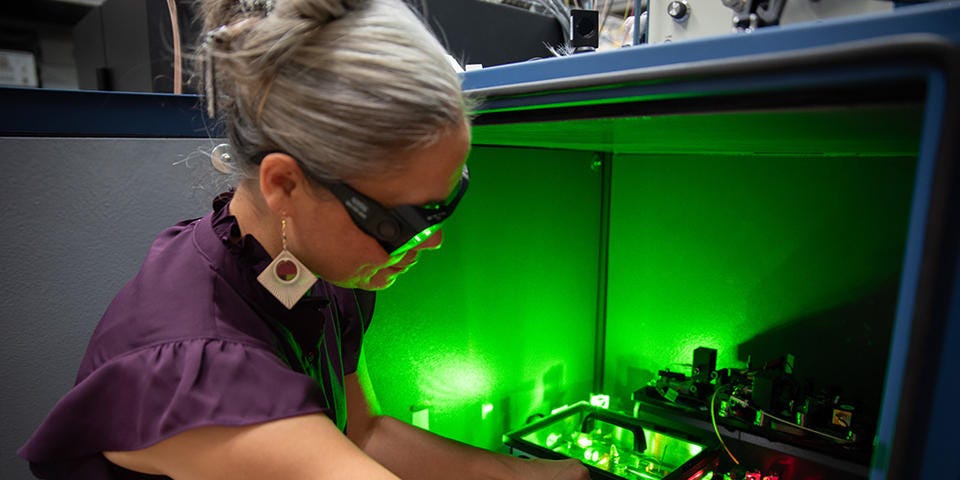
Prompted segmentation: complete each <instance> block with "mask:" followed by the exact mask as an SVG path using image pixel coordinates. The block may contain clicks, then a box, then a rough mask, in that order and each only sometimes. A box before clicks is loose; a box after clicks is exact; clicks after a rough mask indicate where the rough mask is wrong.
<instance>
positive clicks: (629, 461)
mask: <svg viewBox="0 0 960 480" xmlns="http://www.w3.org/2000/svg"><path fill="white" fill-rule="evenodd" d="M591 412H596V408H595V407H593V406H591V405H589V404H588V403H587V402H578V403H577V404H575V405H573V406H572V407H571V408H568V409H566V410H564V411H561V412H559V413H557V414H555V415H551V416H549V417H547V418H545V419H543V420H541V421H539V422H538V423H537V424H535V425H530V426H528V427H525V428H523V429H522V430H520V431H519V432H514V433H511V434H509V435H508V438H513V439H515V440H522V442H525V443H529V444H533V445H537V446H541V447H545V448H549V449H550V450H552V451H554V452H557V453H560V454H563V455H565V456H567V457H570V458H578V459H580V460H582V461H583V462H585V463H587V464H589V465H591V466H593V467H596V468H599V469H601V470H605V471H607V472H611V473H614V474H616V475H618V476H619V477H622V478H626V479H629V480H637V479H647V478H650V479H662V478H664V477H666V476H668V475H669V474H670V473H671V472H673V471H674V470H676V469H677V468H678V467H679V466H681V465H683V464H684V463H686V462H688V461H689V460H691V459H692V458H694V457H695V456H697V455H699V454H700V453H701V452H702V451H703V450H704V446H703V445H700V444H696V443H691V442H689V441H687V440H685V439H682V438H679V437H676V436H673V435H670V434H668V433H667V431H668V429H665V428H663V427H656V426H654V425H649V426H644V428H643V429H642V430H643V436H644V442H643V444H644V445H646V448H645V449H644V450H643V451H637V450H635V449H634V447H635V446H636V444H637V443H638V442H636V440H635V438H634V429H631V428H623V427H619V426H617V424H619V423H621V422H623V421H626V420H625V419H619V418H617V417H618V416H619V415H620V414H618V413H615V412H613V413H609V414H608V415H609V417H606V418H605V419H604V421H597V422H596V423H595V424H594V429H593V430H592V431H591V432H587V433H583V432H581V429H582V426H583V422H584V421H585V420H586V419H587V418H588V417H587V416H588V415H589V414H590V413H591ZM521 432H522V434H521Z"/></svg>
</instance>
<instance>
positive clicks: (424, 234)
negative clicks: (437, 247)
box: [390, 222, 443, 257]
mask: <svg viewBox="0 0 960 480" xmlns="http://www.w3.org/2000/svg"><path fill="white" fill-rule="evenodd" d="M441 228H443V222H440V223H438V224H436V225H431V226H429V227H427V228H425V229H423V231H421V232H420V233H418V234H416V235H414V236H413V237H411V238H410V240H407V242H406V243H404V244H403V245H400V246H399V247H397V248H396V250H394V251H393V252H390V255H391V256H394V257H396V256H398V255H400V254H402V253H404V252H406V251H408V250H410V249H411V248H413V247H416V246H417V245H420V244H421V243H423V242H425V241H427V239H428V238H430V236H431V235H433V234H434V233H437V231H438V230H440V229H441Z"/></svg>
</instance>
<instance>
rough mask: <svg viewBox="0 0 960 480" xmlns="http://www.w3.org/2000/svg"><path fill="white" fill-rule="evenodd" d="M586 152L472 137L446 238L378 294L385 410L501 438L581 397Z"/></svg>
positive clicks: (594, 205)
mask: <svg viewBox="0 0 960 480" xmlns="http://www.w3.org/2000/svg"><path fill="white" fill-rule="evenodd" d="M594 158H595V155H594V154H593V153H591V152H555V151H548V150H539V149H508V148H489V147H481V146H477V147H474V149H473V151H472V152H471V155H470V158H469V160H468V164H469V165H470V177H471V182H470V191H469V192H468V193H467V196H466V197H464V200H463V202H462V203H461V204H460V206H459V207H458V211H457V214H456V215H455V216H454V217H453V218H452V219H451V221H450V222H449V223H448V226H447V227H445V229H444V245H443V248H442V249H441V250H439V251H437V252H426V253H425V254H424V255H423V256H422V257H421V260H420V263H418V265H417V266H416V267H415V268H414V269H412V270H411V271H410V272H408V273H407V274H406V275H405V276H404V277H402V278H401V279H400V280H399V281H398V282H397V283H396V284H395V285H394V286H393V287H391V288H390V289H388V290H386V291H384V292H382V293H381V294H380V295H379V296H378V300H377V314H376V316H375V318H374V323H373V325H372V327H371V329H370V331H369V333H368V337H367V342H366V349H367V350H366V351H367V359H368V364H369V367H370V371H371V377H372V380H373V382H374V386H375V388H376V390H377V396H378V398H379V400H380V403H381V405H382V407H383V409H384V411H385V413H387V414H390V415H393V416H395V417H397V418H400V419H402V420H405V421H408V422H414V421H415V420H414V418H415V417H414V413H413V412H412V410H419V411H420V412H419V413H418V414H417V415H421V416H422V415H423V409H426V411H427V412H428V415H429V426H430V430H432V431H435V432H437V433H440V434H442V435H445V436H449V437H452V438H455V439H458V440H461V441H464V442H467V443H471V444H474V445H478V446H482V447H486V448H491V449H499V448H500V447H501V445H502V442H501V434H502V433H503V432H504V431H507V430H510V429H513V428H517V427H519V426H522V425H523V424H524V423H525V421H526V419H527V418H528V417H530V416H531V415H536V414H547V413H549V411H550V410H551V409H552V408H555V407H558V406H561V405H564V404H567V403H572V402H574V401H577V400H581V399H583V398H585V397H586V395H588V394H589V389H590V387H591V384H592V380H593V357H594V340H593V338H594V332H595V319H596V309H597V278H598V268H597V266H598V255H599V231H600V230H599V224H600V206H599V201H600V200H599V199H600V175H599V174H598V173H597V172H595V171H593V170H592V169H591V165H592V163H593V160H594ZM484 405H486V408H484ZM485 412H486V413H485ZM421 418H422V417H421Z"/></svg>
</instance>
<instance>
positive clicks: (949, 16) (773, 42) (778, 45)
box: [463, 1, 960, 90]
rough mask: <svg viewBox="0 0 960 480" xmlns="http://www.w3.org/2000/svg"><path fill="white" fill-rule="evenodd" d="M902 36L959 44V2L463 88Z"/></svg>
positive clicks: (554, 68)
mask: <svg viewBox="0 0 960 480" xmlns="http://www.w3.org/2000/svg"><path fill="white" fill-rule="evenodd" d="M906 33H932V34H937V35H941V36H943V37H946V38H947V39H949V41H951V42H953V43H960V2H953V1H951V2H945V3H943V4H927V5H913V6H909V7H902V8H897V9H895V10H893V11H891V12H884V13H877V14H869V15H862V16H856V17H847V18H838V19H829V20H823V21H819V22H807V23H799V24H793V25H785V26H779V27H769V28H764V29H759V30H757V31H755V32H753V33H750V34H730V35H724V36H714V37H704V38H697V39H691V40H684V41H678V42H672V43H662V44H645V45H638V46H632V47H625V48H621V49H619V50H607V51H601V52H593V53H582V54H574V55H569V56H566V57H557V58H547V59H541V60H531V61H528V62H523V63H514V64H508V65H500V66H496V67H490V68H484V69H479V70H471V71H469V72H466V73H464V74H463V88H464V89H465V90H475V89H482V88H489V87H496V86H503V85H512V84H517V83H527V82H538V81H543V80H550V79H556V78H566V77H572V76H577V75H583V74H585V73H591V74H596V73H603V72H612V71H619V70H625V69H631V68H643V67H650V66H663V65H672V64H678V63H687V62H697V61H703V60H714V59H721V58H732V57H739V56H745V55H756V54H762V53H773V52H783V51H787V50H796V49H804V48H814V47H821V46H828V45H834V44H837V43H842V42H851V41H857V40H867V39H871V38H877V37H884V36H889V35H897V34H906Z"/></svg>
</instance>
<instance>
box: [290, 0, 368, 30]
mask: <svg viewBox="0 0 960 480" xmlns="http://www.w3.org/2000/svg"><path fill="white" fill-rule="evenodd" d="M368 1H369V0H279V1H278V4H277V10H278V11H279V10H281V9H284V10H287V11H288V12H289V13H291V14H292V15H294V16H298V17H300V18H304V19H309V20H312V21H314V22H316V23H317V24H320V25H325V24H327V23H330V22H332V21H334V20H336V19H338V18H340V17H343V16H344V15H346V14H347V13H349V12H350V11H351V10H358V9H360V8H362V7H363V6H364V5H366V4H367V3H368Z"/></svg>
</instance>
